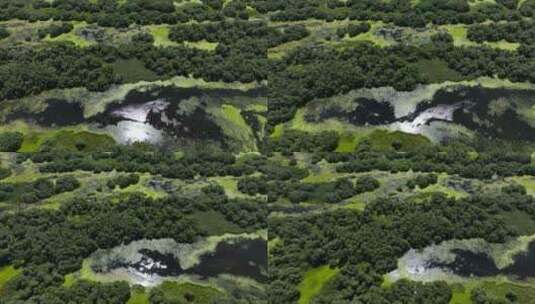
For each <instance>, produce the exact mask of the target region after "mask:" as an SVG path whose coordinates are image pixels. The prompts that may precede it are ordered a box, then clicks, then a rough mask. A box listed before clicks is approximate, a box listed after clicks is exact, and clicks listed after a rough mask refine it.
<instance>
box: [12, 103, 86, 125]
mask: <svg viewBox="0 0 535 304" xmlns="http://www.w3.org/2000/svg"><path fill="white" fill-rule="evenodd" d="M46 104H47V105H46V108H45V110H44V111H42V112H41V113H38V114H30V113H27V112H21V111H15V112H13V113H11V114H9V115H7V117H6V118H7V121H8V122H9V121H13V120H16V119H25V120H29V121H35V122H36V123H38V124H39V125H42V126H45V127H54V126H59V127H62V126H72V125H77V124H80V123H82V122H84V120H85V119H84V109H83V107H82V105H81V104H79V103H77V102H67V101H64V100H60V99H50V100H47V101H46Z"/></svg>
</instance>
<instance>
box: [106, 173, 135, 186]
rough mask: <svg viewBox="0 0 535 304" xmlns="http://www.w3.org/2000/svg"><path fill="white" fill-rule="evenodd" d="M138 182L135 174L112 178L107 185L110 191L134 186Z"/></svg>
mask: <svg viewBox="0 0 535 304" xmlns="http://www.w3.org/2000/svg"><path fill="white" fill-rule="evenodd" d="M138 182H139V175H137V174H121V175H119V176H117V177H114V178H112V179H110V180H108V182H107V185H108V188H110V189H115V187H117V186H119V188H121V189H124V188H126V187H128V186H130V185H135V184H137V183H138Z"/></svg>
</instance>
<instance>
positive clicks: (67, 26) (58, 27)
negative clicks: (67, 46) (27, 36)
mask: <svg viewBox="0 0 535 304" xmlns="http://www.w3.org/2000/svg"><path fill="white" fill-rule="evenodd" d="M72 29H73V26H72V24H71V23H66V22H64V23H61V24H52V25H50V26H49V27H47V28H44V29H39V31H38V32H37V34H38V35H39V38H41V39H43V38H45V37H46V36H47V35H50V37H51V38H55V37H58V36H59V35H61V34H65V33H68V32H70V31H72Z"/></svg>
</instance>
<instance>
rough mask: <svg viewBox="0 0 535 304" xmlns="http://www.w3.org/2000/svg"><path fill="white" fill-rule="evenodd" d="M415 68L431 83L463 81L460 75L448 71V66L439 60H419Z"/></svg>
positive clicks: (450, 70)
mask: <svg viewBox="0 0 535 304" xmlns="http://www.w3.org/2000/svg"><path fill="white" fill-rule="evenodd" d="M415 66H416V68H417V69H418V70H419V71H420V73H422V74H423V75H424V76H425V77H426V78H427V79H428V80H429V82H431V83H441V82H444V81H461V80H464V77H463V76H462V75H461V74H459V73H458V72H457V71H454V70H452V69H450V68H449V67H448V64H447V63H446V62H445V61H443V60H440V59H436V58H435V59H420V60H418V62H417V63H416V64H415Z"/></svg>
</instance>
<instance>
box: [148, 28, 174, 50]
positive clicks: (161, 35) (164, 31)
mask: <svg viewBox="0 0 535 304" xmlns="http://www.w3.org/2000/svg"><path fill="white" fill-rule="evenodd" d="M148 28H149V31H150V33H151V34H152V36H153V37H154V45H155V46H163V47H165V46H174V45H177V43H176V42H174V41H171V40H169V27H168V26H167V25H151V26H149V27H148Z"/></svg>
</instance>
